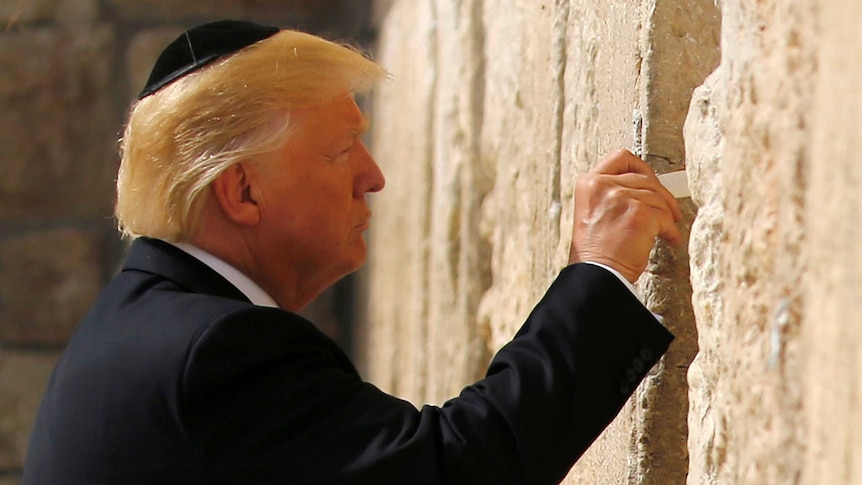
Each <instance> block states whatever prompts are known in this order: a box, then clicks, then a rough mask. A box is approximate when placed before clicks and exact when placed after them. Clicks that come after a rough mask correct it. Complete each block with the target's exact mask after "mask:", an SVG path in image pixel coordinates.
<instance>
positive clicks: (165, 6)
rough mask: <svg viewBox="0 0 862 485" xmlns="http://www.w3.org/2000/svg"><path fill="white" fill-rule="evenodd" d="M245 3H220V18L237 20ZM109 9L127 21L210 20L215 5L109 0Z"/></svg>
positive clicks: (190, 0) (193, 0)
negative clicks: (195, 18)
mask: <svg viewBox="0 0 862 485" xmlns="http://www.w3.org/2000/svg"><path fill="white" fill-rule="evenodd" d="M243 3H244V2H240V1H237V0H227V1H221V2H219V3H218V8H217V16H218V18H237V17H239V16H240V15H241V14H242V13H243V8H242V7H243ZM106 5H107V6H108V8H110V9H111V10H112V11H113V12H115V13H116V14H117V15H119V16H120V17H121V18H127V19H151V20H156V19H158V20H165V19H184V18H194V17H206V18H210V17H212V16H213V14H214V5H213V2H212V1H210V0H183V1H182V2H177V1H172V0H108V1H107V2H106Z"/></svg>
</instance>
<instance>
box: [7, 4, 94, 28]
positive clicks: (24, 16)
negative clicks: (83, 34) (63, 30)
mask: <svg viewBox="0 0 862 485" xmlns="http://www.w3.org/2000/svg"><path fill="white" fill-rule="evenodd" d="M97 16H98V4H97V0H6V1H4V2H0V26H2V27H4V28H5V29H6V30H9V31H14V30H17V29H26V28H27V26H28V24H32V23H36V22H46V21H55V22H57V23H58V24H60V25H63V26H73V25H80V24H85V23H89V22H93V21H94V20H96V17H97Z"/></svg>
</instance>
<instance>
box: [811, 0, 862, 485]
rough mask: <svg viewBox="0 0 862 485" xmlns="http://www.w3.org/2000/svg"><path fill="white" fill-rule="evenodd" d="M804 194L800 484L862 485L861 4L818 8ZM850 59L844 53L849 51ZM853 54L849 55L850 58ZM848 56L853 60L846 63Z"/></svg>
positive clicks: (828, 5)
mask: <svg viewBox="0 0 862 485" xmlns="http://www.w3.org/2000/svg"><path fill="white" fill-rule="evenodd" d="M821 8H822V10H821V11H822V17H821V20H820V21H821V25H828V26H829V28H828V29H824V30H822V31H821V32H820V34H819V35H820V49H819V56H818V72H817V76H816V78H815V79H816V81H815V82H816V90H815V94H814V103H813V109H812V113H811V115H810V118H809V119H810V123H811V126H812V131H813V140H812V148H811V152H812V154H811V169H810V171H809V172H808V174H807V175H808V177H807V192H806V197H805V204H806V207H805V210H806V212H805V234H806V238H807V239H806V243H805V245H806V247H805V250H806V253H807V254H808V258H810V270H809V271H810V272H809V274H808V276H807V278H806V281H805V282H804V288H805V292H806V294H805V300H804V322H805V323H804V328H803V331H802V335H801V336H800V338H801V339H802V340H803V341H805V342H809V343H810V344H809V345H810V350H809V354H808V356H807V359H806V363H805V367H806V368H805V374H804V378H805V392H804V395H805V396H806V397H805V413H804V414H805V418H806V421H807V423H806V433H805V434H806V442H807V445H808V446H807V450H806V460H805V470H804V472H803V475H802V480H801V483H804V484H806V485H816V484H821V483H842V484H847V485H860V484H862V407H860V405H859V404H860V390H862V357H860V349H862V327H860V325H859V321H860V320H859V302H860V301H862V227H860V221H862V196H860V189H862V176H860V175H859V163H858V155H857V153H858V145H859V139H860V138H859V135H860V130H859V127H860V126H862V102H860V96H859V82H858V80H859V77H860V76H862V63H859V62H858V61H859V59H860V58H859V52H862V32H860V30H859V25H858V20H859V19H860V18H862V3H859V2H831V3H829V4H823V5H822V6H821ZM848 56H850V57H848ZM853 56H855V57H853ZM850 59H854V62H848V61H849V60H850Z"/></svg>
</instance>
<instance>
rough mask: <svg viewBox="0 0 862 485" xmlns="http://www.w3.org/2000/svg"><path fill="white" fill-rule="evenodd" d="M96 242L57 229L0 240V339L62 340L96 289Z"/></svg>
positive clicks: (98, 273) (25, 341)
mask: <svg viewBox="0 0 862 485" xmlns="http://www.w3.org/2000/svg"><path fill="white" fill-rule="evenodd" d="M101 269H102V265H101V262H100V258H99V241H98V239H97V238H96V237H95V236H94V235H93V234H90V233H87V232H82V231H74V230H58V231H49V232H44V233H36V234H31V235H26V236H20V237H11V238H5V239H2V240H0V342H5V343H18V344H34V343H40V344H62V343H64V342H65V341H66V340H67V339H68V337H69V334H70V333H71V331H72V329H73V328H74V326H75V324H76V323H77V322H78V320H79V319H80V318H81V317H82V316H83V315H84V313H86V311H87V309H88V308H89V306H90V305H91V304H92V302H93V300H94V299H95V297H96V294H97V293H98V291H99V287H100V283H101V281H100V277H101Z"/></svg>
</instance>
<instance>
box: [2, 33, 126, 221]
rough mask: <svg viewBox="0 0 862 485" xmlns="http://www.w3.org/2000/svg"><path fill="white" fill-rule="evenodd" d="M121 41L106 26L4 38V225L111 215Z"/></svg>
mask: <svg viewBox="0 0 862 485" xmlns="http://www.w3.org/2000/svg"><path fill="white" fill-rule="evenodd" d="M113 40H114V32H113V29H112V28H111V27H110V26H105V25H97V26H94V27H93V28H92V29H91V30H89V31H88V32H87V35H82V33H81V32H79V31H75V30H64V29H47V28H39V29H32V30H25V31H21V32H13V33H9V34H6V35H4V36H2V37H0V73H2V74H0V102H2V104H3V106H4V109H3V110H2V111H0V160H2V161H3V165H4V167H3V177H0V221H4V220H10V219H21V218H23V217H25V216H26V217H30V218H32V217H41V218H60V217H81V216H85V215H92V214H98V215H101V216H103V217H105V216H109V215H110V214H111V197H110V196H109V195H108V196H106V195H107V194H110V193H111V188H112V185H113V178H114V174H115V173H116V161H115V160H116V155H115V154H114V153H115V150H114V140H115V139H116V127H117V120H116V117H115V116H114V114H113V113H114V112H113V110H112V106H111V104H110V103H111V96H110V95H111V89H110V66H111V55H110V49H111V43H112V42H113ZM22 52H26V53H27V55H24V56H22V55H21V53H22Z"/></svg>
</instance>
